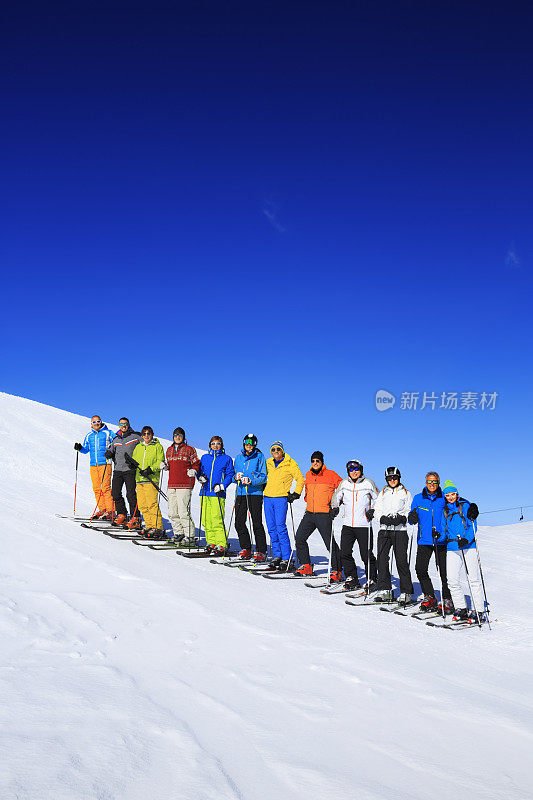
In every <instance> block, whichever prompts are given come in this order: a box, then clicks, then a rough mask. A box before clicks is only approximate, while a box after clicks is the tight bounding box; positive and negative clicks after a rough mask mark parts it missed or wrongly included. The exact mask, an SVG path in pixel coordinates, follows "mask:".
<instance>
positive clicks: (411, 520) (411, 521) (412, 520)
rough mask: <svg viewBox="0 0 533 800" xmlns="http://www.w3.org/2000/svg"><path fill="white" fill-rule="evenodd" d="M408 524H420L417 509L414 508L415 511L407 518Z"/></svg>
mask: <svg viewBox="0 0 533 800" xmlns="http://www.w3.org/2000/svg"><path fill="white" fill-rule="evenodd" d="M407 522H408V523H409V524H410V525H416V523H417V522H418V511H417V510H416V508H413V510H412V511H410V512H409V516H408V517H407Z"/></svg>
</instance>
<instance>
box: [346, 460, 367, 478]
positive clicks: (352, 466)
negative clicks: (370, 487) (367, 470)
mask: <svg viewBox="0 0 533 800" xmlns="http://www.w3.org/2000/svg"><path fill="white" fill-rule="evenodd" d="M352 469H358V470H359V472H360V473H361V475H362V474H363V465H362V464H361V462H360V461H357V459H356V458H352V460H351V461H348V463H347V464H346V472H351V471H352Z"/></svg>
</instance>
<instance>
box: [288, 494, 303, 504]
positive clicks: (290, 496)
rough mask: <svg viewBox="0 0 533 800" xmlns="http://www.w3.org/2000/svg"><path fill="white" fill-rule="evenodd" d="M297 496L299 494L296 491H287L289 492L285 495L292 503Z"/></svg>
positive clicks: (298, 496)
mask: <svg viewBox="0 0 533 800" xmlns="http://www.w3.org/2000/svg"><path fill="white" fill-rule="evenodd" d="M299 498H300V495H299V494H298V492H289V494H288V495H287V500H288V501H289V503H294V501H295V500H298V499H299Z"/></svg>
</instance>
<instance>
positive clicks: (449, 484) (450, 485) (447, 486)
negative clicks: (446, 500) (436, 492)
mask: <svg viewBox="0 0 533 800" xmlns="http://www.w3.org/2000/svg"><path fill="white" fill-rule="evenodd" d="M452 492H456V494H459V489H458V488H457V486H456V485H455V483H454V482H453V481H445V482H444V487H443V489H442V494H452Z"/></svg>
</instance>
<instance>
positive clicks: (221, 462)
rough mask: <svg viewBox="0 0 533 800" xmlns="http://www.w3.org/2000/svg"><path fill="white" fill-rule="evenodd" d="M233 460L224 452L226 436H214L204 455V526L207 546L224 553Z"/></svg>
mask: <svg viewBox="0 0 533 800" xmlns="http://www.w3.org/2000/svg"><path fill="white" fill-rule="evenodd" d="M233 475H234V469H233V461H232V459H231V458H230V456H228V455H226V453H225V452H224V442H223V441H222V436H212V437H211V439H210V441H209V452H208V453H206V454H205V455H204V456H202V458H201V459H200V470H199V472H198V480H199V481H200V483H201V484H202V488H201V491H200V496H201V504H202V505H201V508H202V516H201V524H202V525H203V526H204V531H205V539H206V543H207V547H206V550H209V551H211V552H214V553H217V554H220V555H223V554H224V553H225V552H226V550H227V548H228V541H227V537H226V528H225V525H224V513H225V509H226V489H227V488H228V486H229V485H230V483H231V482H232V480H233Z"/></svg>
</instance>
